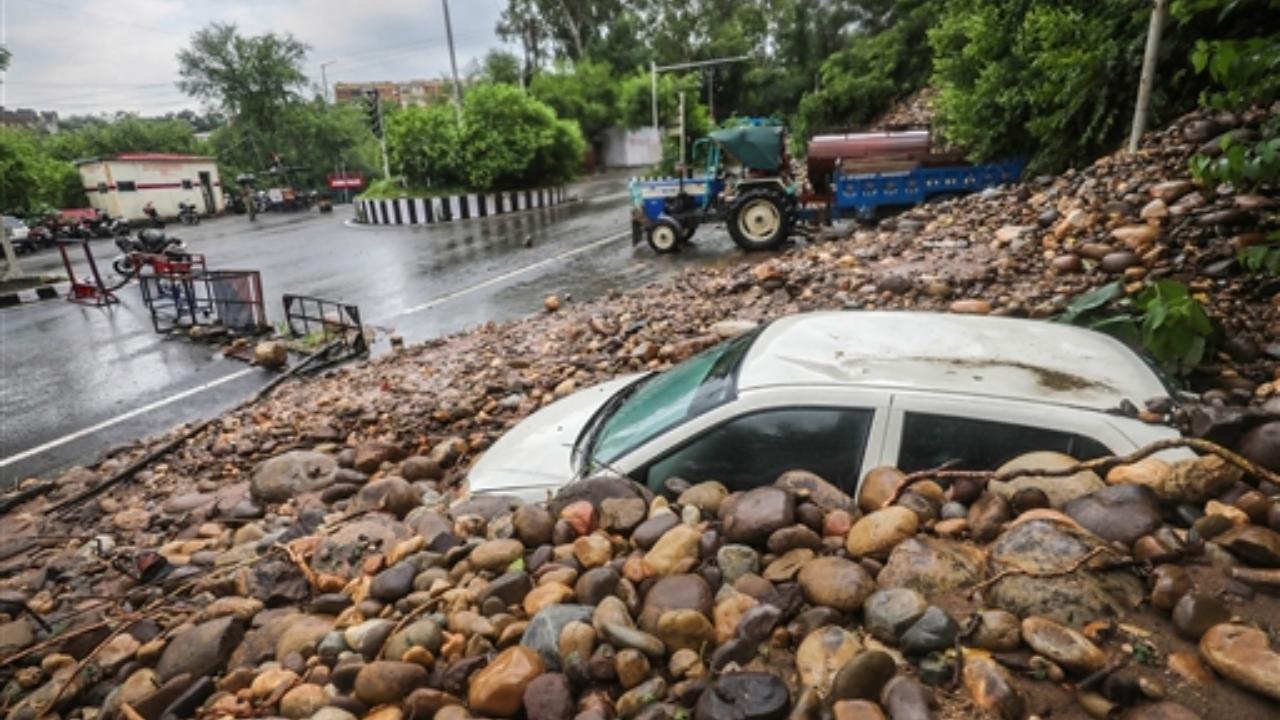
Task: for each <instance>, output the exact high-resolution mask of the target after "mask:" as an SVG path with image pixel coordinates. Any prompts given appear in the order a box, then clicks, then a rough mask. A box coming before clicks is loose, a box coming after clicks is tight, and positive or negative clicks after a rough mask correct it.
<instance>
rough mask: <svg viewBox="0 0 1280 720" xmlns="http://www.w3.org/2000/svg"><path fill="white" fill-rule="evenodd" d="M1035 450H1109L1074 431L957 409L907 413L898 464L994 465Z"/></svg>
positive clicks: (1093, 453)
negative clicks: (970, 415)
mask: <svg viewBox="0 0 1280 720" xmlns="http://www.w3.org/2000/svg"><path fill="white" fill-rule="evenodd" d="M1037 450H1052V451H1056V452H1060V453H1065V454H1067V455H1070V456H1071V457H1074V458H1076V459H1077V460H1091V459H1093V458H1097V457H1104V456H1106V455H1110V454H1111V451H1110V450H1108V449H1107V447H1106V446H1105V445H1103V444H1102V443H1100V442H1098V441H1097V440H1094V439H1093V438H1090V437H1086V436H1084V435H1078V434H1076V433H1070V432H1062V431H1058V430H1049V429H1046V428H1041V427H1034V426H1030V425H1017V424H1014V423H1004V422H997V421H994V420H978V419H974V418H967V417H958V416H954V415H932V414H928V413H914V412H909V413H906V414H905V416H904V417H903V421H902V443H901V445H900V449H899V450H898V469H899V470H901V471H902V472H905V473H912V472H916V471H919V470H928V469H931V468H936V467H941V466H942V465H944V464H947V463H953V464H952V465H951V466H950V467H951V468H952V469H955V470H995V469H996V468H998V467H1000V466H1001V465H1003V464H1005V463H1006V462H1008V461H1010V460H1012V459H1014V458H1016V457H1018V456H1019V455H1022V454H1025V453H1029V452H1035V451H1037Z"/></svg>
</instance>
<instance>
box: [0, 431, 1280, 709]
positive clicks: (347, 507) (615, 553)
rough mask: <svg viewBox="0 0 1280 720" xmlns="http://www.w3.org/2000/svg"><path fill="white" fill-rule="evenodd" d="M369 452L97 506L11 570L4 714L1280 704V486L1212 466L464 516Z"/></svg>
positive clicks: (597, 494)
mask: <svg viewBox="0 0 1280 720" xmlns="http://www.w3.org/2000/svg"><path fill="white" fill-rule="evenodd" d="M365 451H366V448H364V447H361V448H358V449H357V450H356V451H355V452H351V451H344V452H342V453H339V454H338V456H337V457H336V458H335V457H334V456H333V455H329V454H324V453H318V452H314V451H309V450H295V451H291V452H289V453H285V454H283V455H280V456H277V457H275V458H273V459H271V460H268V461H267V462H265V463H263V464H262V465H261V466H260V467H258V468H257V470H256V471H255V472H254V473H253V475H252V478H251V479H250V480H249V482H248V483H247V484H246V483H241V484H238V485H233V486H227V487H222V488H218V489H216V490H213V491H211V492H208V493H199V494H194V495H180V496H175V497H172V498H170V499H169V500H168V501H167V502H165V503H164V504H163V505H162V506H161V507H158V508H155V509H154V510H146V509H143V508H141V507H125V508H122V507H119V506H118V504H117V503H114V502H111V501H109V500H100V501H98V506H99V510H101V511H102V512H103V513H104V514H105V517H106V523H104V525H105V526H107V527H109V528H110V530H107V529H106V528H99V532H97V533H96V534H91V535H88V536H86V537H85V538H84V539H83V540H74V541H69V542H66V543H65V544H63V545H60V546H59V547H57V548H55V549H48V550H43V551H38V552H35V553H32V554H31V555H30V556H28V557H24V558H20V559H12V558H11V559H9V560H8V561H6V563H5V566H4V571H5V573H6V575H8V576H9V581H8V585H9V586H10V588H11V589H10V590H7V591H5V594H4V595H3V597H2V601H3V606H2V607H3V613H4V614H5V615H6V616H7V617H6V619H5V621H4V622H3V624H0V663H3V667H2V668H0V680H3V682H4V686H3V691H2V694H0V704H2V705H3V707H5V708H7V710H6V714H5V717H6V718H8V720H34V719H35V718H38V717H42V716H49V717H63V718H85V719H86V720H88V719H98V718H100V719H102V720H110V719H113V718H123V719H125V720H137V719H138V718H144V719H146V720H161V719H162V718H186V717H199V718H246V717H286V718H293V719H299V720H300V719H302V718H320V719H323V720H351V719H352V718H378V719H379V720H387V719H395V718H436V719H437V720H453V719H456V718H471V717H476V718H515V717H524V718H527V719H528V720H569V719H571V718H577V719H578V720H609V719H610V718H622V719H624V720H630V719H633V718H635V719H643V720H656V719H659V718H664V719H668V720H672V719H675V718H696V719H697V720H721V719H722V718H743V719H747V720H784V718H796V719H800V718H813V719H817V718H826V717H834V718H837V719H841V720H845V719H849V718H884V717H891V718H913V719H914V718H922V719H923V718H942V717H947V718H962V717H963V718H971V717H999V718H1007V719H1013V718H1025V717H1031V716H1039V717H1047V716H1050V715H1052V717H1055V718H1059V717H1087V716H1093V717H1115V716H1117V714H1118V713H1120V712H1122V711H1123V712H1127V714H1126V715H1125V717H1129V718H1196V717H1202V718H1212V717H1224V716H1230V717H1233V718H1239V719H1240V720H1245V719H1246V718H1264V717H1273V715H1272V714H1271V713H1272V712H1273V711H1274V707H1275V703H1276V702H1280V653H1277V652H1275V651H1273V650H1272V649H1271V648H1270V636H1269V633H1274V632H1275V631H1276V630H1277V626H1276V625H1275V623H1276V620H1277V618H1280V602H1278V601H1277V598H1276V597H1274V596H1272V595H1268V594H1267V591H1275V590H1276V589H1278V588H1280V533H1277V532H1276V529H1277V528H1280V503H1278V502H1277V501H1276V500H1275V496H1276V494H1277V493H1280V486H1276V485H1274V484H1272V483H1269V482H1266V481H1258V480H1257V479H1256V478H1246V477H1245V476H1244V475H1243V474H1242V473H1241V471H1240V470H1238V469H1237V468H1236V467H1234V466H1232V465H1229V464H1227V463H1226V462H1224V461H1222V460H1220V459H1219V458H1218V457H1217V456H1205V457H1201V458H1194V459H1193V458H1189V459H1185V460H1180V461H1176V462H1173V463H1167V462H1163V461H1161V460H1156V459H1147V460H1143V461H1140V462H1137V463H1135V464H1132V465H1125V466H1118V467H1114V468H1112V469H1111V470H1110V471H1109V472H1106V473H1105V474H1104V475H1098V474H1095V473H1094V472H1091V471H1088V470H1083V471H1079V472H1075V473H1074V474H1071V475H1069V476H1065V477H1036V476H1021V477H1015V476H998V477H997V478H996V479H991V478H968V477H967V478H961V479H958V480H954V481H948V480H946V479H940V480H938V481H935V480H932V479H927V478H912V479H911V480H908V478H907V477H906V476H904V475H903V474H902V473H900V472H898V471H897V470H895V469H892V468H876V469H873V470H871V471H870V472H869V473H868V474H867V476H866V477H865V478H864V481H863V483H862V487H861V491H860V494H859V496H858V498H857V499H856V500H855V499H854V498H851V497H849V496H847V495H846V494H844V493H843V492H841V491H840V490H838V489H837V488H835V487H833V486H831V485H829V484H827V483H826V482H824V481H823V480H822V479H821V478H819V477H817V476H815V475H812V474H810V473H806V472H803V471H792V472H788V473H785V474H784V475H782V476H781V477H779V478H778V479H777V481H776V482H775V483H773V484H771V485H766V486H763V487H758V488H755V489H751V490H747V491H745V492H729V490H728V489H727V488H725V487H724V486H723V485H721V484H720V483H718V482H715V481H707V482H701V483H698V484H696V485H690V484H689V483H687V482H684V481H682V480H678V479H673V480H669V481H668V482H667V483H666V487H665V488H664V493H662V494H661V495H657V496H654V495H653V494H651V493H650V492H649V491H648V490H646V489H644V488H642V487H640V486H637V485H634V484H632V483H630V482H627V481H623V480H618V479H611V478H595V479H591V480H587V481H583V482H582V483H578V484H575V485H572V486H570V487H569V488H568V489H566V490H565V491H562V493H561V495H560V496H559V497H557V498H556V499H555V500H554V501H552V502H549V503H541V504H529V505H513V504H512V501H509V500H504V499H502V498H494V497H490V498H481V499H473V500H469V501H466V502H463V503H460V504H455V505H454V506H453V507H451V508H449V509H447V510H446V509H444V508H443V507H440V506H429V505H424V504H422V502H421V500H420V497H421V496H422V495H423V494H424V493H425V494H427V495H430V494H431V489H432V483H431V482H430V481H426V480H422V479H421V477H422V470H423V468H428V467H430V466H431V461H430V460H428V459H426V458H423V457H419V456H412V457H409V458H406V459H404V460H401V461H399V462H390V461H387V462H383V463H380V464H379V465H378V466H377V467H376V468H372V470H371V471H372V475H368V474H366V473H365V472H362V471H360V470H357V469H356V468H355V467H353V465H354V464H355V460H356V457H357V456H359V455H361V454H362V453H364V452H365ZM1031 460H1032V459H1027V460H1026V461H1024V462H1022V463H1021V465H1022V466H1025V465H1026V464H1027V462H1030V461H1031ZM1033 460H1034V462H1033V463H1032V464H1034V465H1036V466H1039V467H1055V468H1059V469H1064V468H1069V467H1071V466H1072V465H1073V464H1074V461H1073V460H1072V459H1071V458H1069V457H1066V456H1060V455H1052V454H1049V455H1048V456H1046V455H1045V454H1040V457H1037V458H1034V459H1033ZM1018 463H1019V461H1014V463H1012V464H1011V467H1012V466H1014V465H1017V464H1018ZM1001 477H1004V478H1005V479H1000V478H1001ZM1104 478H1105V479H1104ZM1051 498H1052V502H1053V503H1056V504H1053V505H1051ZM18 588H25V591H20V590H18ZM45 622H47V623H49V624H50V626H51V627H49V628H48V629H42V626H41V623H45ZM1228 710H1229V713H1228V712H1227V711H1228Z"/></svg>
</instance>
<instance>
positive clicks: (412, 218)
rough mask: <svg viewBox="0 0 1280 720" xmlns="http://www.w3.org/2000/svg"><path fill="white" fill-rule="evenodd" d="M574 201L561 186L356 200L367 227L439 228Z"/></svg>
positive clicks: (358, 218)
mask: <svg viewBox="0 0 1280 720" xmlns="http://www.w3.org/2000/svg"><path fill="white" fill-rule="evenodd" d="M572 198H573V196H572V195H570V194H569V193H568V192H567V191H566V189H565V188H564V187H563V186H560V187H547V188H534V189H529V190H510V191H502V192H492V193H465V194H461V195H442V196H439V197H431V198H397V199H394V200H356V201H355V207H356V222H358V223H361V224H364V225H436V224H439V223H448V222H458V221H460V220H473V219H478V218H484V217H496V216H499V215H510V214H513V213H518V212H524V211H526V210H539V209H542V208H549V207H555V206H557V205H563V204H564V203H566V202H568V201H569V200H571V199H572Z"/></svg>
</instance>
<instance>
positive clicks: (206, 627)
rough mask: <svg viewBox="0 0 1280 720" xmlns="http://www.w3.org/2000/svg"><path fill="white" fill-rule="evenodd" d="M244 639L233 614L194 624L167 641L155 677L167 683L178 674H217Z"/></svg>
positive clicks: (242, 624) (241, 628) (240, 626)
mask: <svg viewBox="0 0 1280 720" xmlns="http://www.w3.org/2000/svg"><path fill="white" fill-rule="evenodd" d="M243 637H244V623H243V621H241V620H240V619H239V618H237V617H235V616H234V615H227V616H225V617H220V618H218V619H216V620H210V621H208V622H206V623H202V624H200V625H197V626H195V627H193V628H191V629H190V630H187V631H185V632H182V633H180V634H178V635H177V636H176V637H174V638H173V639H172V640H170V641H169V644H168V645H166V646H165V649H164V654H162V655H161V656H160V662H159V663H158V664H157V665H156V677H157V678H158V679H159V680H160V682H162V683H163V682H168V681H169V680H170V679H172V678H174V677H177V676H178V675H183V674H188V675H190V676H191V677H203V676H205V675H216V674H217V673H218V671H220V670H221V669H222V667H223V666H224V665H226V664H227V658H229V657H231V653H232V652H233V651H234V650H235V649H236V646H237V645H239V644H240V640H241V638H243Z"/></svg>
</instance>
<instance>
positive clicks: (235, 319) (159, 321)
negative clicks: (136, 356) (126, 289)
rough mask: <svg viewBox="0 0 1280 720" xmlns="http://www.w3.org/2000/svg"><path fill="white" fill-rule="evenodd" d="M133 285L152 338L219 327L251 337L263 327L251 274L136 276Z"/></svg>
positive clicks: (258, 289) (258, 286)
mask: <svg viewBox="0 0 1280 720" xmlns="http://www.w3.org/2000/svg"><path fill="white" fill-rule="evenodd" d="M170 269H175V270H176V269H177V268H170ZM138 285H139V288H140V290H141V292H142V302H143V304H145V305H146V306H147V309H148V310H150V312H151V324H152V327H153V328H154V329H155V331H156V332H157V333H167V332H172V331H173V330H177V329H189V328H192V327H196V326H213V325H221V326H222V327H223V328H225V329H227V330H230V331H235V332H240V333H245V334H255V333H258V332H262V331H264V330H266V329H268V327H269V326H268V324H267V314H266V303H265V300H264V297H263V294H262V278H261V276H260V274H259V273H258V271H257V270H198V271H188V272H181V271H173V272H154V273H146V274H140V275H139V276H138Z"/></svg>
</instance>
